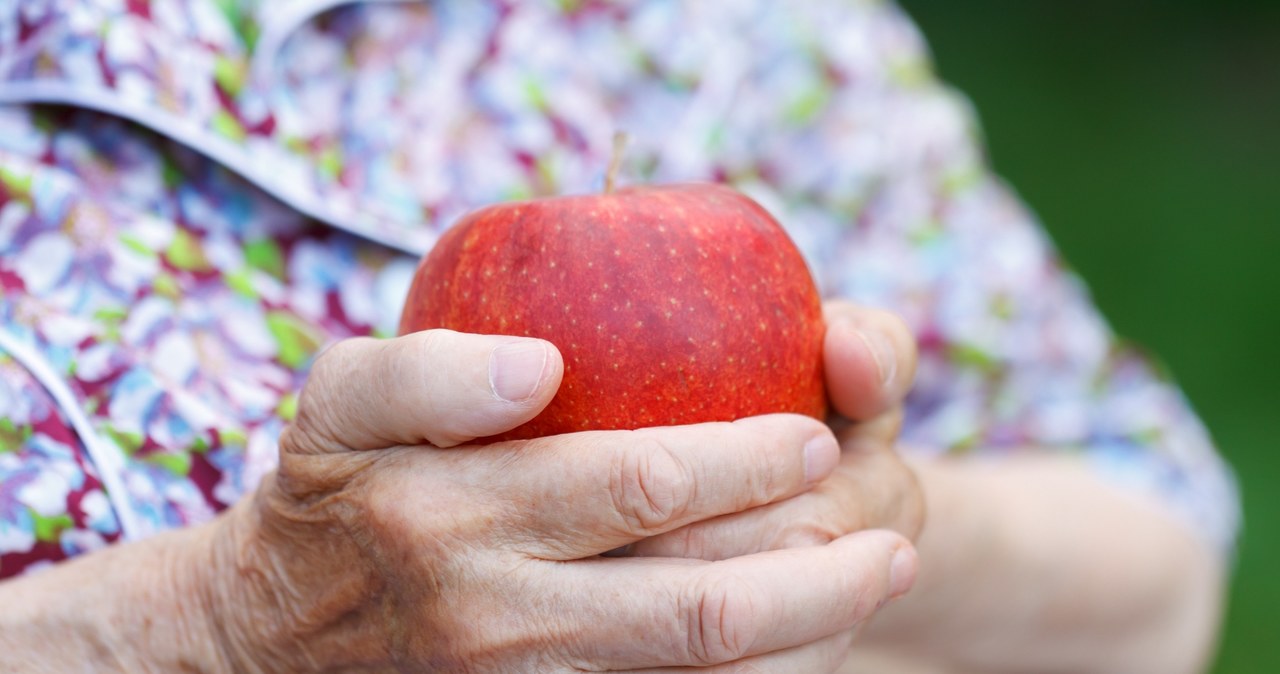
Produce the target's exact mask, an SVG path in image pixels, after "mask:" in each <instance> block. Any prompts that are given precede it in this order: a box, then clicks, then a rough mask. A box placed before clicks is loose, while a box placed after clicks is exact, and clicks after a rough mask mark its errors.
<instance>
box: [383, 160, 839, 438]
mask: <svg viewBox="0 0 1280 674" xmlns="http://www.w3.org/2000/svg"><path fill="white" fill-rule="evenodd" d="M429 328H448V329H451V330H458V331H461V332H472V333H484V334H506V335H527V336H532V337H540V338H543V339H546V340H549V341H550V342H552V343H553V344H555V345H556V347H557V348H559V349H560V352H561V354H562V355H563V356H564V362H565V368H564V379H563V381H562V383H561V385H560V389H559V392H558V393H557V394H556V397H555V399H554V400H552V402H551V403H550V404H549V405H548V406H547V408H546V409H545V410H543V411H542V413H541V414H539V415H538V416H537V417H535V418H534V419H532V420H531V421H529V422H528V423H526V424H524V425H522V426H520V427H518V428H516V429H514V430H513V431H511V432H509V433H506V434H504V435H502V436H498V437H496V438H488V440H497V439H513V438H530V437H540V436H546V435H555V434H559V433H567V432H573V431H582V430H599V429H625V428H641V427H646V426H665V425H678V424H690V423H698V422H704V421H725V420H732V419H738V418H742V417H746V416H752V415H757V414H764V413H770V412H795V413H800V414H807V415H810V416H813V417H817V418H822V416H823V415H824V413H825V411H826V404H827V403H826V394H825V390H824V387H823V379H822V340H823V334H824V330H825V327H824V324H823V321H822V307H821V298H820V297H819V294H818V291H817V288H816V287H815V285H814V282H813V278H812V276H811V274H810V272H809V269H808V267H807V266H806V265H805V262H804V259H803V257H802V256H801V255H800V252H799V251H798V250H797V249H796V247H795V245H794V244H793V243H792V242H791V240H790V238H788V236H787V234H786V232H785V231H783V229H782V228H781V227H780V226H779V225H778V223H777V221H775V220H774V219H773V217H772V216H770V215H769V213H768V212H766V211H765V210H764V209H763V208H762V207H760V206H759V205H758V204H756V203H755V202H754V201H752V200H751V199H749V198H748V197H746V196H745V195H743V194H741V193H739V192H736V191H734V190H732V189H730V188H728V187H724V186H720V185H712V184H682V185H668V186H660V187H638V188H628V189H623V190H620V191H617V192H613V193H610V194H600V195H587V196H568V197H558V198H552V199H542V200H536V201H524V202H512V203H506V204H499V205H495V206H490V207H487V208H484V209H481V210H478V211H475V212H473V213H470V214H468V215H466V216H464V217H463V218H462V219H461V220H460V221H459V222H458V223H457V224H456V225H455V226H454V227H452V228H451V229H449V231H447V232H446V233H445V234H444V236H442V237H441V239H440V241H439V242H438V243H437V244H436V246H435V247H434V248H433V249H432V251H431V252H430V253H429V254H428V255H427V256H425V257H424V258H423V260H422V262H421V264H420V265H419V266H418V270H417V273H416V275H415V277H414V281H413V285H412V287H411V289H410V292H409V296H408V299H407V300H406V304H405V308H404V313H403V315H402V317H401V323H400V332H401V333H402V334H405V333H409V332H414V331H418V330H425V329H429Z"/></svg>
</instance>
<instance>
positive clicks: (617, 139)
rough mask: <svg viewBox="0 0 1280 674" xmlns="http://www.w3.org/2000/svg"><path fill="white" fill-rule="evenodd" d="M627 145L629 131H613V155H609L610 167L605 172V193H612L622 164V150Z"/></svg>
mask: <svg viewBox="0 0 1280 674" xmlns="http://www.w3.org/2000/svg"><path fill="white" fill-rule="evenodd" d="M626 147H627V132H626V131H614V132H613V155H612V156H610V157H609V168H607V169H605V172H604V193H605V194H612V193H613V186H614V184H615V183H616V182H617V179H618V169H619V167H621V166H622V151H623V150H625V149H626Z"/></svg>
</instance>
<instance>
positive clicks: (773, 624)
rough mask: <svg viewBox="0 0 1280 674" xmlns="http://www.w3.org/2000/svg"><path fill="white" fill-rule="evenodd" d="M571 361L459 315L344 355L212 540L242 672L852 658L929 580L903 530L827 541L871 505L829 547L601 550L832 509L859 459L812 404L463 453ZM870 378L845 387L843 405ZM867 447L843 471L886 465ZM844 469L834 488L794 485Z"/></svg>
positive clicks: (317, 376)
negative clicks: (461, 320) (655, 554)
mask: <svg viewBox="0 0 1280 674" xmlns="http://www.w3.org/2000/svg"><path fill="white" fill-rule="evenodd" d="M839 334H840V333H837V332H835V331H833V335H835V336H836V337H838V336H839ZM833 338H834V337H833ZM839 348H840V349H843V350H841V351H838V352H837V353H836V354H835V355H834V356H832V355H830V354H829V360H830V359H834V360H835V362H836V365H837V366H838V367H844V366H842V365H840V363H843V362H845V361H850V362H862V361H861V360H858V359H863V360H865V357H866V354H864V353H862V352H858V351H857V349H858V348H860V347H858V346H857V344H856V343H853V342H850V343H845V342H844V341H840V343H839ZM841 359H843V360H841ZM863 364H864V365H865V363H863ZM908 365H909V364H908ZM908 365H904V366H903V367H902V372H903V374H904V375H905V374H906V373H907V371H908V370H909V367H908ZM561 371H562V365H561V360H560V356H559V353H558V352H557V351H556V350H555V349H554V348H553V347H551V346H550V345H549V344H547V343H546V342H542V341H539V340H529V339H520V338H512V337H491V336H477V335H464V334H459V333H454V332H449V331H443V330H436V331H427V332H423V333H418V334H414V335H410V336H407V337H402V338H399V339H395V340H388V341H376V340H370V339H363V340H352V341H348V342H344V343H342V344H339V345H337V346H335V347H334V348H332V349H331V350H329V351H328V352H327V353H326V354H324V355H323V356H322V357H321V358H320V359H319V361H318V362H317V363H316V366H315V369H314V370H313V373H312V375H311V377H310V379H309V381H308V384H307V386H306V388H305V390H304V392H303V395H302V398H301V401H300V405H299V412H298V418H297V421H296V423H295V424H294V425H293V426H292V427H290V428H289V429H288V430H287V431H286V433H285V435H284V437H283V438H282V441H281V463H280V468H279V470H278V473H277V474H275V475H274V476H273V477H271V478H269V479H267V480H266V481H265V482H264V484H263V485H262V487H261V488H260V490H259V492H258V493H257V494H256V497H255V498H252V499H247V500H246V501H245V502H242V503H241V504H240V505H238V506H237V507H236V509H235V510H234V511H232V513H231V516H229V517H226V518H223V519H222V520H221V521H220V526H221V530H219V531H217V532H216V535H214V536H212V539H213V541H214V543H215V544H214V546H213V553H212V556H213V563H212V565H210V566H209V569H208V571H207V573H208V574H209V577H210V578H211V579H212V581H213V582H212V583H211V584H210V585H209V591H208V593H207V596H206V597H205V598H204V600H205V602H206V603H207V605H208V606H209V607H210V608H209V610H210V611H212V612H213V614H214V615H213V618H214V619H213V621H212V622H213V623H214V624H216V625H219V626H220V633H219V636H220V643H221V645H222V646H223V653H224V654H225V665H226V666H227V667H228V668H230V669H233V670H236V671H310V670H322V669H339V668H348V669H374V670H381V669H399V670H431V671H504V672H506V671H512V672H514V671H583V670H586V671H601V670H629V669H644V668H653V667H669V666H677V667H679V666H706V665H713V667H712V668H711V669H712V671H719V670H721V669H724V670H726V671H727V670H728V669H733V671H741V670H740V669H736V668H735V667H739V666H741V665H750V666H753V667H754V669H753V670H752V671H777V672H792V671H819V670H828V671H829V670H831V669H833V668H834V667H836V666H837V665H838V663H839V662H840V660H841V659H842V657H843V652H844V645H843V641H842V636H841V633H843V632H846V631H847V630H848V629H849V628H850V627H851V626H853V625H855V624H856V623H858V622H859V621H861V620H863V619H865V618H866V617H867V616H868V615H869V614H870V613H871V612H872V611H874V609H875V608H876V607H878V606H879V605H881V604H883V603H884V602H885V601H887V600H888V599H889V598H891V597H893V596H896V595H899V594H901V593H903V592H905V591H906V590H907V588H908V587H909V586H910V584H911V583H912V581H913V579H914V575H915V564H916V561H915V552H914V549H913V547H912V546H911V544H910V543H908V542H907V541H906V540H905V539H904V538H902V537H901V536H899V535H897V534H894V533H890V532H884V531H876V532H863V533H858V534H853V535H849V536H835V535H830V536H826V535H825V534H827V533H831V532H835V531H837V530H844V529H849V530H853V529H856V528H861V527H860V525H862V524H863V522H862V521H859V522H856V523H850V522H846V521H844V520H841V521H834V520H833V521H830V522H828V521H826V520H823V521H821V522H819V521H818V520H812V522H813V526H815V527H816V526H819V525H821V526H822V527H824V528H822V529H820V530H819V529H812V528H811V527H802V528H801V529H799V530H798V531H799V532H800V533H809V534H813V533H814V532H815V531H821V532H823V534H824V536H823V537H824V539H830V543H829V544H827V545H822V546H817V547H806V548H803V549H794V550H778V551H773V552H767V553H761V554H751V555H746V556H742V557H737V558H735V559H729V560H725V561H718V562H708V561H700V560H672V559H662V560H658V559H635V558H608V557H600V556H599V555H600V553H602V552H605V551H608V550H611V549H614V548H618V547H620V546H625V545H628V544H632V543H634V542H636V541H638V540H641V539H650V540H664V538H663V537H664V536H670V535H671V534H670V532H673V531H676V530H680V529H682V528H683V530H685V531H698V530H706V531H711V530H716V531H719V530H720V529H719V528H717V527H716V526H713V525H710V524H707V521H708V520H712V521H713V522H717V523H718V522H723V521H725V520H724V519H723V518H724V517H726V516H727V517H729V518H733V517H743V516H742V515H734V513H741V512H743V511H747V510H751V509H755V510H754V511H753V512H760V513H766V512H773V511H770V510H768V509H770V508H773V509H778V508H783V509H784V510H778V511H776V512H779V513H781V512H789V511H790V510H791V509H792V508H794V506H792V505H786V504H789V503H791V502H800V503H813V504H815V505H816V504H819V503H825V500H826V499H831V498H835V496H836V495H835V491H834V490H832V488H831V487H829V486H826V485H827V484H829V483H830V480H828V482H821V481H822V480H823V479H824V478H827V477H828V474H829V473H830V472H831V470H832V468H833V467H834V466H835V464H836V463H837V461H839V460H840V458H839V456H838V454H839V451H838V448H837V446H836V443H835V440H834V438H833V437H832V433H831V431H830V430H829V429H828V428H827V427H826V426H824V425H823V424H821V423H819V422H817V421H815V420H812V419H807V418H804V417H800V416H793V415H776V416H766V417H757V418H752V419H746V420H743V421H740V422H735V423H731V424H730V423H719V424H703V425H696V426H688V427H678V428H660V429H649V430H644V431H622V432H592V433H579V434H571V435H565V436H558V437H552V438H544V439H539V440H532V441H520V442H508V443H498V444H493V445H486V446H477V447H468V448H466V449H465V450H464V449H462V448H460V447H455V446H457V445H462V444H465V443H466V442H468V441H469V440H471V439H473V438H476V437H482V436H487V435H492V434H495V433H499V432H502V431H504V430H507V429H509V428H513V427H515V426H517V425H519V424H520V423H523V422H524V421H526V420H528V419H530V418H532V417H533V416H534V415H535V414H536V413H537V412H538V411H539V410H540V409H542V407H543V406H545V405H546V403H547V402H548V401H549V400H550V399H551V397H552V395H553V394H554V392H555V389H556V387H557V386H558V384H559V378H560V374H561ZM856 394H858V391H856V390H852V389H849V388H848V385H847V384H838V385H837V387H836V388H835V389H834V396H835V399H836V401H837V403H840V404H842V405H843V404H845V403H848V402H849V401H850V400H852V399H853V398H859V399H861V397H860V396H859V395H856ZM447 447H454V448H453V449H445V448H447ZM859 451H860V450H857V449H853V450H850V451H846V453H845V457H844V459H843V460H844V462H845V463H846V464H849V467H842V468H841V471H842V472H843V473H847V474H848V477H845V478H838V479H841V480H849V481H853V482H854V483H856V481H857V480H858V479H860V478H857V477H856V474H857V473H858V472H859V471H858V470H855V469H854V467H855V466H853V464H857V465H863V464H867V463H874V462H875V461H877V460H876V459H873V458H871V457H874V456H878V455H879V452H878V451H873V450H867V451H866V455H867V458H865V459H860V460H856V461H855V460H853V459H851V458H850V454H857V453H858V452H859ZM820 482H821V484H822V485H823V486H822V487H821V489H822V490H823V491H824V492H830V495H829V496H824V495H819V494H814V495H813V496H812V497H811V498H810V497H805V496H800V497H798V498H792V497H796V496H797V495H798V494H802V493H803V492H805V491H806V490H808V489H810V488H812V487H813V485H814V484H817V483H820ZM789 498H790V499H791V501H786V499H789ZM798 499H805V500H804V501H799V500H798ZM779 502H782V503H779ZM769 504H773V505H769ZM865 516H866V515H863V517H865ZM876 516H877V517H879V513H876ZM714 518H722V519H719V520H716V519H714ZM752 519H755V518H754V516H752ZM765 520H768V517H766V518H765ZM746 521H747V520H744V522H746ZM707 527H712V528H710V529H708V528H707ZM797 535H799V534H797ZM705 540H706V541H707V543H708V545H710V544H711V541H712V539H711V538H710V537H708V538H706V539H705ZM729 547H732V546H728V545H727V544H726V545H725V546H719V547H717V548H716V554H712V555H708V556H712V557H716V558H721V557H726V556H730V555H727V554H721V553H724V552H730V550H729V549H728V548H729ZM738 547H741V546H738ZM746 547H748V548H751V547H766V548H778V547H785V545H783V544H781V543H779V544H772V543H766V544H763V545H755V546H751V545H748V546H746ZM707 550H711V548H710V547H708V548H707ZM734 554H736V552H734ZM716 666H718V667H716Z"/></svg>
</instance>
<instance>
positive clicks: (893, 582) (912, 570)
mask: <svg viewBox="0 0 1280 674" xmlns="http://www.w3.org/2000/svg"><path fill="white" fill-rule="evenodd" d="M917 566H918V560H917V559H916V550H915V548H913V547H911V546H909V545H904V546H902V547H901V548H898V551H897V552H895V553H894V554H893V561H891V562H889V598H890V599H894V598H896V597H901V596H902V595H904V594H906V593H907V590H910V589H911V586H912V585H914V584H915V582H916V568H917Z"/></svg>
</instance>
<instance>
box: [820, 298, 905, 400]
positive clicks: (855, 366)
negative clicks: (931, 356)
mask: <svg viewBox="0 0 1280 674" xmlns="http://www.w3.org/2000/svg"><path fill="white" fill-rule="evenodd" d="M827 321H828V323H827V326H828V327H827V335H826V338H825V341H824V343H823V351H824V366H825V369H826V379H827V391H828V395H829V396H830V397H831V402H832V405H833V406H834V407H835V409H836V411H837V412H839V413H840V414H842V415H844V416H846V417H848V418H850V419H853V420H855V421H864V420H867V419H870V418H873V417H875V416H877V415H879V414H881V413H883V412H884V411H886V410H888V409H890V408H892V407H894V406H895V405H897V404H898V403H900V402H901V401H902V399H903V398H904V397H905V396H906V393H907V391H908V390H909V389H910V388H911V382H912V380H913V378H914V377H915V366H916V347H915V338H914V337H913V336H912V334H911V331H910V329H909V328H908V327H907V325H906V324H905V323H904V322H903V321H902V319H900V318H898V317H897V316H895V315H894V314H892V313H889V312H885V311H879V310H870V309H857V308H854V307H850V306H844V305H841V306H839V307H838V308H832V309H829V310H828V312H827Z"/></svg>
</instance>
